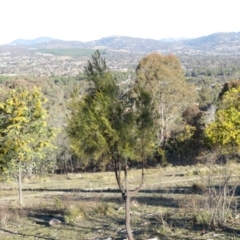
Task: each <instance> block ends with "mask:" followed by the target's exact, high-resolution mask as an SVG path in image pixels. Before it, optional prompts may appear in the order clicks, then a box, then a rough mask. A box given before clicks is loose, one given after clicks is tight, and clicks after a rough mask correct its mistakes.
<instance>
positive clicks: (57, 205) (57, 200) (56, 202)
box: [54, 197, 63, 210]
mask: <svg viewBox="0 0 240 240" xmlns="http://www.w3.org/2000/svg"><path fill="white" fill-rule="evenodd" d="M54 207H55V208H56V209H57V210H59V209H61V208H63V202H62V200H61V199H60V198H59V197H55V198H54Z"/></svg>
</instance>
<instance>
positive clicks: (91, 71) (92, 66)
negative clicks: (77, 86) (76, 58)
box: [84, 50, 108, 87]
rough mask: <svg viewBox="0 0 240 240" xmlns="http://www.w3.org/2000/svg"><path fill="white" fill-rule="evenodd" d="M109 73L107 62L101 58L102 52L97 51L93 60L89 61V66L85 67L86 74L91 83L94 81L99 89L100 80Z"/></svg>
mask: <svg viewBox="0 0 240 240" xmlns="http://www.w3.org/2000/svg"><path fill="white" fill-rule="evenodd" d="M107 71H108V69H107V65H106V61H105V59H104V58H101V54H100V51H99V50H97V51H96V52H94V53H93V54H92V59H90V60H88V63H87V66H85V67H84V74H85V75H86V77H87V79H88V80H89V81H92V82H93V83H94V85H95V87H97V85H98V83H99V79H101V77H102V76H103V75H104V74H106V72H107Z"/></svg>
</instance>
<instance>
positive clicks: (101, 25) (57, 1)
mask: <svg viewBox="0 0 240 240" xmlns="http://www.w3.org/2000/svg"><path fill="white" fill-rule="evenodd" d="M239 5H240V1H239V0H0V44H6V43H10V42H11V41H13V40H15V39H18V38H25V39H34V38H37V37H41V36H48V37H53V38H59V39H62V40H79V41H90V40H96V39H99V38H102V37H107V36H112V35H123V36H130V37H141V38H153V39H161V38H170V37H172V38H179V37H187V38H196V37H200V36H205V35H209V34H211V33H215V32H232V31H233V32H239V31H240V13H239Z"/></svg>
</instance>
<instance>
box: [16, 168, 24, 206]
mask: <svg viewBox="0 0 240 240" xmlns="http://www.w3.org/2000/svg"><path fill="white" fill-rule="evenodd" d="M17 183H18V192H19V203H20V204H21V205H22V204H23V199H22V169H21V167H20V166H19V167H18V179H17Z"/></svg>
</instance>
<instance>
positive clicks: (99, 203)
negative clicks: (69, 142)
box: [0, 166, 238, 240]
mask: <svg viewBox="0 0 240 240" xmlns="http://www.w3.org/2000/svg"><path fill="white" fill-rule="evenodd" d="M234 167H235V166H234ZM202 168H203V169H204V166H203V167H202ZM236 169H237V168H236ZM196 170H198V174H195V173H194V172H195V171H196ZM199 172H201V174H200V173H199ZM205 173H206V171H205V170H204V171H201V166H194V167H171V166H170V167H167V168H158V169H157V168H156V169H147V170H146V174H145V184H144V186H143V189H142V190H141V191H140V192H139V194H138V195H137V196H136V197H134V198H133V199H132V204H131V218H132V229H133V231H134V236H135V238H136V239H140V240H141V239H144V240H146V239H149V238H153V237H158V239H206V238H207V237H208V238H209V235H203V236H201V230H202V229H201V228H202V226H201V225H198V224H196V222H194V221H195V220H194V218H193V215H194V213H197V211H200V210H201V206H200V205H197V204H198V199H199V197H200V196H201V195H199V194H196V195H193V194H192V193H191V191H192V188H191V186H192V185H193V183H199V182H200V183H201V181H202V179H203V178H204V176H205V175H204V174H205ZM140 174H141V173H140V171H139V170H135V169H132V170H131V171H130V172H129V179H130V184H131V186H132V187H134V186H136V185H137V183H138V178H139V176H140ZM23 187H24V192H23V194H24V195H23V196H24V206H23V207H19V205H18V197H17V185H16V183H15V182H7V183H2V184H0V189H1V190H0V204H1V205H0V206H1V209H0V211H1V212H0V213H1V214H0V239H27V240H28V239H29V240H30V239H59V240H61V239H74V240H75V239H92V240H94V239H107V238H108V237H111V238H112V239H119V240H120V239H124V238H125V237H126V233H125V232H124V229H125V226H124V214H125V212H124V202H123V201H122V199H121V195H120V193H119V191H118V190H117V184H116V182H115V178H114V174H113V173H112V172H107V173H82V174H68V175H49V176H47V177H44V178H39V177H32V178H31V179H29V180H28V181H25V183H24V185H23ZM194 206H195V207H194ZM53 217H55V218H57V219H59V220H61V221H62V224H61V225H59V226H56V227H50V226H49V224H48V222H49V221H50V219H51V218H53ZM234 220H235V219H234ZM234 224H235V226H234V229H235V228H236V226H238V225H237V222H236V221H234ZM198 226H199V227H198ZM224 234H225V235H226V234H228V233H224ZM234 234H235V235H236V236H237V232H235V233H231V235H229V236H231V237H234V236H235V235H234ZM205 236H206V238H204V237H205ZM226 236H227V235H226Z"/></svg>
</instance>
